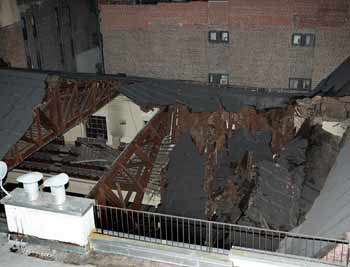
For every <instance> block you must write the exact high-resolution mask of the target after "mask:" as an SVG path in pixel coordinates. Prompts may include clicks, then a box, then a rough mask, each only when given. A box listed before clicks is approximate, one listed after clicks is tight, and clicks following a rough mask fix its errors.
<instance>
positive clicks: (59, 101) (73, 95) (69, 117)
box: [4, 77, 122, 169]
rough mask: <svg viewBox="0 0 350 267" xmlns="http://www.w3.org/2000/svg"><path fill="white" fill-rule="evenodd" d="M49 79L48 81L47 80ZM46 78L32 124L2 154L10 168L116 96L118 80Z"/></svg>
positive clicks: (119, 82) (119, 83)
mask: <svg viewBox="0 0 350 267" xmlns="http://www.w3.org/2000/svg"><path fill="white" fill-rule="evenodd" d="M50 78H51V80H50ZM52 78H54V77H49V79H48V80H47V82H48V88H47V90H46V95H45V98H44V100H43V102H42V103H41V104H40V105H39V106H37V107H35V108H34V109H33V123H32V124H31V126H30V127H29V128H28V129H27V131H26V132H25V134H24V135H23V136H22V138H21V139H20V140H18V141H17V143H16V144H14V145H13V146H12V147H11V148H10V150H9V151H8V152H7V154H6V155H5V157H4V160H5V161H6V163H7V164H8V167H9V169H11V168H13V167H15V166H17V165H18V164H19V163H21V162H22V161H23V160H24V159H26V158H27V157H28V156H30V155H31V154H32V153H34V152H36V151H38V150H39V149H40V148H42V147H43V146H45V145H47V144H48V143H49V142H51V141H53V140H54V139H56V138H57V137H58V136H61V135H63V134H64V133H65V132H67V131H68V130H70V129H71V128H73V127H74V126H76V125H78V124H79V123H80V122H82V121H83V120H85V119H86V118H87V117H88V116H89V115H92V114H93V113H95V112H96V111H97V110H98V109H100V108H102V107H103V106H104V105H106V104H108V102H110V101H111V100H112V99H113V98H114V97H116V96H117V95H118V89H119V87H120V86H121V84H122V81H119V80H115V79H113V80H92V81H91V80H65V79H56V80H53V79H52Z"/></svg>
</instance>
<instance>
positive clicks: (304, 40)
mask: <svg viewBox="0 0 350 267" xmlns="http://www.w3.org/2000/svg"><path fill="white" fill-rule="evenodd" d="M292 45H293V46H315V35H314V34H312V33H294V34H293V35H292Z"/></svg>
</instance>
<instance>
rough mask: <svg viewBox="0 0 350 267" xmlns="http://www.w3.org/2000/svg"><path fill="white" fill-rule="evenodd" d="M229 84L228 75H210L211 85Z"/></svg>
mask: <svg viewBox="0 0 350 267" xmlns="http://www.w3.org/2000/svg"><path fill="white" fill-rule="evenodd" d="M228 82H229V80H228V74H223V73H209V83H210V84H221V85H227V84H228Z"/></svg>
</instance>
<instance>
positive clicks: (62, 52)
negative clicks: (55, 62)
mask: <svg viewBox="0 0 350 267" xmlns="http://www.w3.org/2000/svg"><path fill="white" fill-rule="evenodd" d="M60 56H61V63H62V64H64V50H63V44H62V42H61V43H60Z"/></svg>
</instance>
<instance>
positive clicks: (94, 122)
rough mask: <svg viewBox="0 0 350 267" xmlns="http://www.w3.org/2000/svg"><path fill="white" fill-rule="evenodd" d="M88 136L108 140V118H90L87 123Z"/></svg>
mask: <svg viewBox="0 0 350 267" xmlns="http://www.w3.org/2000/svg"><path fill="white" fill-rule="evenodd" d="M86 136H87V137H90V138H99V139H104V140H107V123H106V117H103V116H90V117H89V118H88V121H87V123H86Z"/></svg>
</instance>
